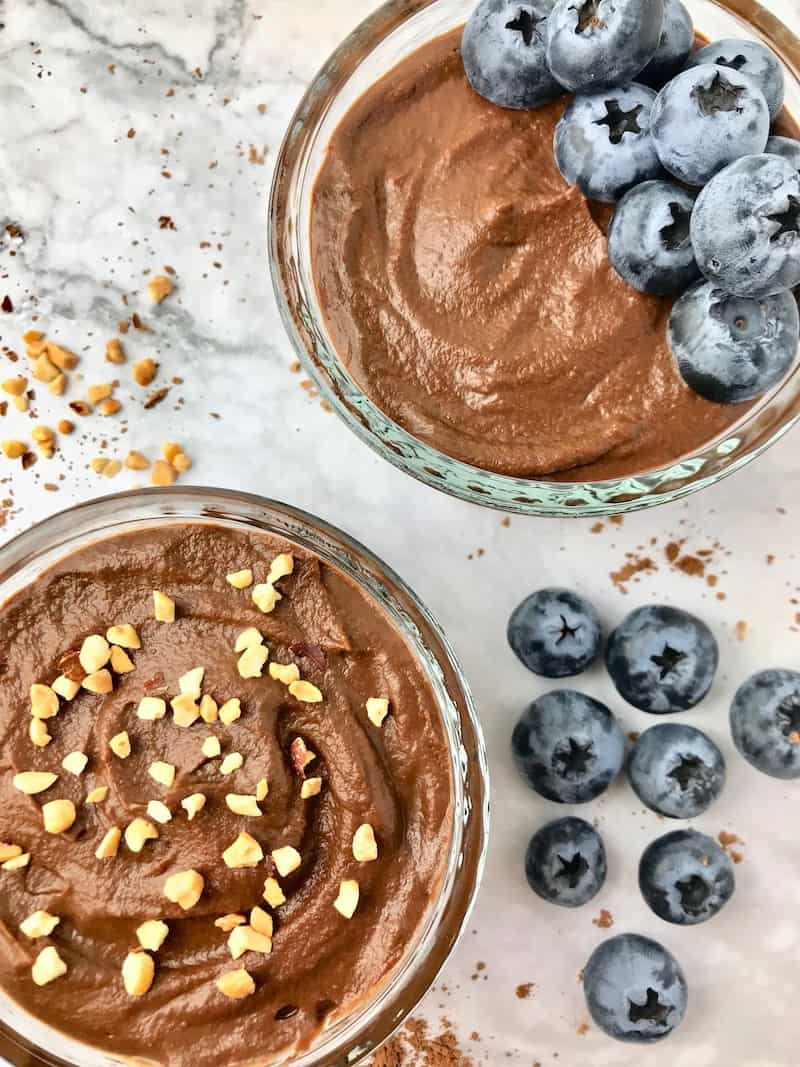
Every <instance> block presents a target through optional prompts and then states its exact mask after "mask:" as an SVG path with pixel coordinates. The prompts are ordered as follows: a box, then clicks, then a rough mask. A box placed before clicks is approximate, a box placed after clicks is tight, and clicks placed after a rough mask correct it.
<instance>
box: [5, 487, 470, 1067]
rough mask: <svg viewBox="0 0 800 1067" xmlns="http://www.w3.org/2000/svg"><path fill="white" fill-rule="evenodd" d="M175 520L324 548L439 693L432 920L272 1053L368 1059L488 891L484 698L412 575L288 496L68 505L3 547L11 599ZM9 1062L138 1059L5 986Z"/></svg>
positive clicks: (297, 1064) (340, 1060) (160, 493)
mask: <svg viewBox="0 0 800 1067" xmlns="http://www.w3.org/2000/svg"><path fill="white" fill-rule="evenodd" d="M175 523H179V524H184V523H186V524H190V523H212V524H215V525H222V526H225V527H229V528H234V529H239V530H245V531H252V532H258V531H262V532H267V533H272V534H275V535H277V536H280V537H283V538H286V539H287V540H289V541H293V542H295V543H296V544H298V545H301V546H302V547H303V548H306V549H308V550H310V551H312V552H314V553H316V554H317V555H318V556H319V557H320V558H321V559H323V560H324V561H325V562H326V563H328V564H329V565H331V566H332V567H334V568H336V569H337V570H338V571H340V572H342V573H344V574H345V575H346V576H347V577H348V578H349V579H350V580H351V581H352V582H353V583H354V584H355V585H356V586H358V588H359V589H361V590H362V591H363V592H365V593H366V594H367V596H368V597H369V598H370V599H371V600H372V601H373V602H374V603H376V605H377V606H378V608H379V610H381V611H382V612H383V614H384V615H386V616H388V618H389V620H390V621H391V622H392V623H393V624H394V626H395V627H396V628H397V630H398V631H399V632H400V634H401V635H402V637H403V638H404V640H405V642H406V644H407V645H408V647H409V649H410V650H411V652H412V653H413V655H414V656H415V657H416V658H417V660H418V661H419V663H420V666H421V667H422V669H423V671H424V673H425V675H426V677H427V679H428V682H429V684H430V687H431V690H432V692H433V694H434V697H435V699H436V701H437V704H438V707H439V711H440V714H441V719H442V723H443V725H444V729H445V732H446V736H447V741H448V748H449V752H450V762H451V775H452V780H453V824H452V833H451V841H450V850H449V854H448V856H447V858H446V863H445V867H444V873H443V877H442V884H441V889H440V891H439V895H438V897H437V899H436V900H434V901H433V903H432V905H431V908H430V911H429V914H428V915H427V916H426V917H425V918H424V919H423V921H422V922H421V926H420V929H419V930H418V932H417V935H416V939H415V942H414V944H413V946H412V949H411V950H410V952H409V953H408V954H407V955H406V957H405V959H403V960H402V961H401V962H400V963H399V964H398V966H397V967H396V969H395V970H394V971H393V972H392V973H391V974H390V975H389V976H388V977H387V979H386V980H385V981H384V983H383V984H382V986H381V987H380V988H379V989H378V990H377V992H376V993H375V995H373V996H371V997H370V998H369V999H368V1000H367V1001H366V1002H365V1003H364V1004H363V1005H360V1006H358V1007H357V1008H355V1009H354V1010H353V1012H352V1013H351V1014H350V1015H348V1016H346V1017H344V1018H342V1019H338V1020H336V1021H334V1022H332V1024H331V1025H330V1027H329V1028H328V1029H326V1030H325V1031H324V1032H323V1033H322V1034H321V1035H320V1037H319V1038H318V1039H317V1041H316V1042H315V1044H314V1045H313V1046H312V1048H311V1049H310V1050H308V1051H303V1052H301V1053H299V1054H296V1055H295V1056H294V1058H292V1057H291V1056H289V1057H288V1058H287V1057H284V1058H282V1059H279V1060H277V1061H271V1062H275V1063H291V1064H292V1067H345V1065H354V1064H357V1063H360V1062H361V1061H362V1060H363V1059H365V1058H366V1057H367V1056H368V1055H369V1054H370V1053H371V1052H373V1051H374V1050H375V1049H376V1048H377V1047H378V1046H379V1045H380V1044H382V1043H383V1042H384V1041H385V1040H386V1039H387V1038H388V1037H389V1036H390V1035H391V1034H392V1033H393V1032H394V1031H395V1030H396V1029H397V1027H398V1026H399V1025H400V1024H401V1023H402V1022H403V1020H404V1019H405V1018H406V1017H407V1016H408V1014H409V1013H410V1012H411V1011H412V1010H413V1009H414V1007H415V1006H416V1005H417V1003H418V1002H419V1000H420V999H421V997H422V996H423V994H424V993H425V992H426V991H427V990H428V989H429V987H430V986H431V985H432V984H433V982H434V981H435V979H436V977H437V975H438V974H439V972H440V971H441V969H442V967H443V966H444V964H445V962H446V961H447V959H448V957H449V955H450V953H451V951H452V950H453V948H454V946H455V944H456V941H457V940H458V938H459V936H460V934H461V931H462V929H463V927H464V925H465V923H466V921H467V918H468V916H469V914H470V911H471V909H472V905H473V903H474V900H475V896H476V894H477V890H478V886H479V884H480V881H481V877H482V874H483V867H484V862H485V855H486V846H487V841H488V829H489V806H488V789H489V782H488V768H487V763H486V753H485V749H484V743H483V736H482V733H481V728H480V725H479V722H478V718H477V714H476V710H475V705H474V704H473V701H472V697H471V695H470V692H469V689H468V687H467V683H466V681H465V679H464V675H463V674H462V672H461V668H460V667H459V665H458V663H457V662H456V659H455V657H454V655H453V652H452V650H451V648H450V646H449V644H448V642H447V639H446V638H445V636H444V634H443V633H442V631H441V630H440V629H439V626H438V625H437V623H436V622H435V621H434V619H433V618H432V617H431V615H430V614H429V613H428V611H427V609H426V608H425V607H424V606H423V605H422V604H421V603H420V602H419V600H418V599H417V597H416V596H415V594H414V593H413V592H412V591H411V589H409V587H408V586H407V585H406V584H405V583H404V582H403V581H402V579H400V578H399V577H398V576H397V575H396V574H395V573H394V572H393V571H391V570H390V569H389V568H388V567H387V566H386V565H385V564H384V563H382V562H381V561H380V560H379V559H378V558H377V557H376V556H374V555H373V554H372V553H371V552H370V551H369V550H368V549H366V548H365V547H364V546H363V545H361V544H359V543H358V542H357V541H355V540H353V539H352V538H351V537H349V536H348V535H347V534H345V533H343V532H342V531H341V530H338V529H336V528H335V527H333V526H330V525H328V524H327V523H325V522H323V521H322V520H320V519H317V518H314V517H313V516H312V515H308V514H306V513H305V512H303V511H299V510H298V509H296V508H292V507H289V506H288V505H286V504H281V503H277V502H276V501H274V500H264V499H262V498H260V497H257V496H251V495H248V494H245V493H236V492H228V491H225V490H219V489H195V488H191V489H167V490H158V489H150V490H143V491H141V492H136V493H125V494H120V495H116V496H110V497H105V498H103V499H100V500H96V501H93V502H91V503H88V504H82V505H80V506H78V507H75V508H71V509H70V510H68V511H65V512H62V513H61V514H59V515H56V516H55V517H53V518H50V519H47V520H46V521H44V522H42V523H39V524H38V525H37V526H34V527H33V528H32V529H30V530H28V531H27V532H25V533H23V534H21V535H20V536H18V537H16V538H15V539H13V540H12V541H11V542H9V543H8V544H7V545H5V546H4V547H3V548H2V549H0V603H5V602H6V600H7V599H8V598H9V597H10V596H13V595H14V594H15V593H16V592H18V591H19V590H20V589H22V588H24V587H25V586H27V585H29V584H30V583H31V582H33V581H35V579H36V577H37V576H38V575H39V574H41V573H42V571H44V570H46V569H47V568H48V567H50V566H51V565H52V564H53V563H55V562H56V561H57V560H59V559H61V558H63V557H64V556H65V555H67V554H69V553H71V552H73V551H75V550H76V549H78V548H81V547H83V546H85V545H87V544H89V543H91V542H94V541H97V540H99V539H102V538H105V537H110V536H112V535H118V534H122V533H127V532H130V531H132V530H136V529H141V528H145V527H153V526H160V525H165V524H171V525H174V524H175ZM54 995H57V992H56V993H54ZM3 1057H5V1060H4V1059H3ZM0 1062H9V1063H11V1064H14V1065H16V1067H23V1065H24V1067H43V1065H72V1067H121V1065H122V1064H123V1063H126V1064H127V1065H128V1067H130V1061H128V1060H122V1059H118V1058H115V1057H114V1056H112V1055H109V1054H108V1053H106V1052H102V1051H98V1050H96V1049H92V1048H89V1047H88V1046H86V1045H83V1044H80V1043H78V1042H76V1041H74V1040H73V1039H71V1038H70V1037H69V1036H68V1035H66V1034H63V1033H61V1032H60V1031H56V1030H54V1029H52V1028H50V1027H48V1026H46V1025H45V1024H43V1023H42V1022H40V1021H39V1020H37V1019H34V1018H33V1017H32V1016H31V1015H29V1014H28V1013H27V1012H25V1011H24V1010H22V1009H21V1008H20V1007H19V1006H17V1005H16V1004H14V1003H13V1002H12V1001H11V1000H10V999H9V998H8V997H7V996H6V995H5V994H0ZM259 1062H262V1063H263V1062H264V1061H259Z"/></svg>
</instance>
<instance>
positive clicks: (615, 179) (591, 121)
mask: <svg viewBox="0 0 800 1067" xmlns="http://www.w3.org/2000/svg"><path fill="white" fill-rule="evenodd" d="M654 99H655V93H654V92H653V90H652V89H647V88H646V87H645V86H643V85H630V86H628V87H627V88H626V89H609V90H608V91H606V92H601V93H592V94H591V95H589V96H576V97H575V99H574V100H573V101H572V103H571V104H570V105H569V107H568V108H567V110H566V111H565V112H564V114H563V116H562V118H561V121H560V122H559V124H558V126H556V134H555V154H556V163H557V164H558V169H559V170H560V171H561V173H562V175H563V176H564V178H565V179H566V180H567V181H568V182H569V184H570V185H577V186H578V188H579V189H580V190H581V192H582V193H583V194H584V195H585V196H587V197H589V199H590V200H602V201H605V202H607V203H613V202H614V201H615V200H618V199H619V198H620V197H621V196H622V194H623V193H624V192H626V190H628V189H630V188H631V186H633V185H636V184H638V182H642V181H645V180H646V179H648V178H657V177H658V176H659V175H660V174H661V173H662V171H661V164H660V163H659V161H658V156H657V155H656V150H655V147H654V145H653V140H652V138H651V137H650V111H651V109H652V106H653V100H654Z"/></svg>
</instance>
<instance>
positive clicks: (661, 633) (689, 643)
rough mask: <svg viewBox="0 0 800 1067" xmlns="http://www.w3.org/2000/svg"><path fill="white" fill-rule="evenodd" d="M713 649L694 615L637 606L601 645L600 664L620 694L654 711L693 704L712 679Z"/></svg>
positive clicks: (712, 641) (716, 651)
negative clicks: (603, 660)
mask: <svg viewBox="0 0 800 1067" xmlns="http://www.w3.org/2000/svg"><path fill="white" fill-rule="evenodd" d="M718 663H719V649H718V647H717V642H716V639H715V638H714V635H713V634H712V633H711V631H710V630H709V628H708V627H707V626H706V624H705V623H704V622H701V621H700V619H698V618H695V616H694V615H690V614H689V612H688V611H681V610H680V608H670V607H665V606H661V605H657V606H653V607H644V608H637V609H636V610H635V611H632V612H631V613H630V615H628V616H627V618H626V619H624V621H623V622H622V623H621V624H620V625H619V626H618V627H617V629H616V630H614V632H613V633H612V634H611V636H610V637H609V639H608V645H607V646H606V666H607V667H608V673H609V674H610V675H611V679H612V681H613V682H614V685H615V686H616V687H617V689H618V690H619V692H620V694H621V696H623V697H624V698H625V700H627V701H628V703H629V704H633V706H634V707H635V708H641V710H642V711H649V712H652V713H653V714H655V715H665V714H667V713H669V712H672V711H686V710H687V709H688V708H693V707H694V706H695V704H699V703H700V701H701V700H702V699H703V697H704V696H705V695H706V693H707V692H708V691H709V689H710V688H711V683H712V682H713V681H714V675H715V674H716V670H717V664H718Z"/></svg>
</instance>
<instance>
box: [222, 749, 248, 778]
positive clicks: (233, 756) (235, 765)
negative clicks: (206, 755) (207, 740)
mask: <svg viewBox="0 0 800 1067" xmlns="http://www.w3.org/2000/svg"><path fill="white" fill-rule="evenodd" d="M243 763H244V756H243V755H242V754H241V752H229V753H228V755H227V756H226V757H225V759H224V760H223V761H222V763H220V765H219V769H220V771H221V772H222V774H233V772H234V771H238V770H239V768H240V767H241V766H242V764H243Z"/></svg>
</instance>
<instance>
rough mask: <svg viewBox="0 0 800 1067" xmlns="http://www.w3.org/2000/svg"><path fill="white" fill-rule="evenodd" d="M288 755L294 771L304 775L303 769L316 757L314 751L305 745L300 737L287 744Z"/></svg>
mask: <svg viewBox="0 0 800 1067" xmlns="http://www.w3.org/2000/svg"><path fill="white" fill-rule="evenodd" d="M289 755H290V757H291V760H292V766H293V767H294V769H295V771H296V772H297V773H298V774H299V775H301V776H302V777H305V773H304V772H305V769H306V767H307V766H308V765H309V763H313V762H314V760H315V759H316V758H317V756H316V753H315V752H312V751H311V749H310V748H309V747H308V746H307V745H306V743H305V741H304V740H303V738H302V737H296V738H295V739H294V741H292V743H291V745H290V746H289Z"/></svg>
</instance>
